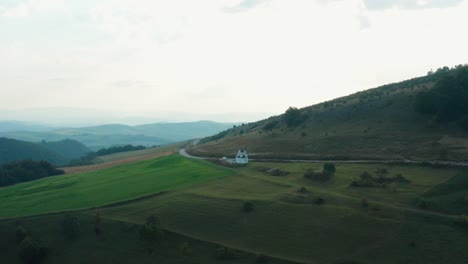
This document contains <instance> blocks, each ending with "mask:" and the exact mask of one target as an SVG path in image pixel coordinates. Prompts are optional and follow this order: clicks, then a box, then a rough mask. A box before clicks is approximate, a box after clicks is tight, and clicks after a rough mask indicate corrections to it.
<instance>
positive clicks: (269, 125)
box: [262, 120, 278, 130]
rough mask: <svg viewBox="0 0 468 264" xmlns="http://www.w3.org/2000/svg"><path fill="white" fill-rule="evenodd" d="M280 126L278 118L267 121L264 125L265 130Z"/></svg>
mask: <svg viewBox="0 0 468 264" xmlns="http://www.w3.org/2000/svg"><path fill="white" fill-rule="evenodd" d="M277 126H278V121H277V120H272V121H270V122H268V123H266V124H265V125H264V126H263V128H262V129H263V130H272V129H273V128H275V127H277Z"/></svg>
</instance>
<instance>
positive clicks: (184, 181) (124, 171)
mask: <svg viewBox="0 0 468 264" xmlns="http://www.w3.org/2000/svg"><path fill="white" fill-rule="evenodd" d="M233 173H234V172H233V171H232V170H229V169H225V168H222V167H217V166H215V165H213V164H211V163H207V162H205V161H199V160H191V159H186V158H182V157H180V156H178V155H171V156H166V157H161V158H159V159H154V160H149V161H142V162H137V163H132V164H128V165H121V166H116V167H113V168H108V169H104V170H100V171H94V172H86V173H81V174H73V175H63V176H57V177H49V178H45V179H41V180H38V181H34V182H28V183H23V184H18V185H15V186H11V187H7V188H1V189H0V201H1V203H0V218H11V217H19V216H27V215H34V214H41V213H48V212H55V211H62V210H76V209H83V208H89V207H95V206H102V205H106V204H110V203H114V202H117V201H125V200H128V199H132V198H137V197H141V196H145V195H150V194H155V193H160V192H163V191H170V190H175V189H178V188H183V187H187V186H190V185H194V184H199V183H203V182H207V181H210V180H213V179H217V178H222V177H225V176H227V175H232V174H233Z"/></svg>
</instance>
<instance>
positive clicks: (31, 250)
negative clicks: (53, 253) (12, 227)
mask: <svg viewBox="0 0 468 264" xmlns="http://www.w3.org/2000/svg"><path fill="white" fill-rule="evenodd" d="M47 251H48V250H47V248H46V247H45V246H43V245H42V243H41V242H40V241H38V240H34V239H33V238H32V237H30V236H27V237H26V238H24V239H23V241H22V242H21V244H20V245H19V252H18V256H19V258H20V260H21V262H22V263H25V264H36V263H41V262H42V261H43V260H44V259H45V258H46V256H47Z"/></svg>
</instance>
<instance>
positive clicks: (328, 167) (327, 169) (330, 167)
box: [322, 163, 336, 175]
mask: <svg viewBox="0 0 468 264" xmlns="http://www.w3.org/2000/svg"><path fill="white" fill-rule="evenodd" d="M335 172H336V167H335V164H333V163H325V164H323V171H322V173H324V174H329V175H334V174H335Z"/></svg>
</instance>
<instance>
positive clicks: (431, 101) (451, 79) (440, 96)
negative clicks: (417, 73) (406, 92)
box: [414, 65, 468, 129]
mask: <svg viewBox="0 0 468 264" xmlns="http://www.w3.org/2000/svg"><path fill="white" fill-rule="evenodd" d="M430 74H434V75H440V79H439V80H438V81H437V82H436V83H435V85H434V88H432V89H430V90H428V91H423V92H420V93H419V94H418V95H417V96H416V98H415V102H414V109H415V110H416V111H417V112H419V113H421V114H426V115H431V116H432V117H433V118H434V120H435V121H436V122H439V123H445V122H452V121H455V122H458V123H459V124H460V125H461V126H462V127H463V128H465V129H468V66H467V65H459V66H456V67H455V68H453V69H449V68H448V67H444V68H441V69H439V70H437V71H436V72H435V73H430Z"/></svg>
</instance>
